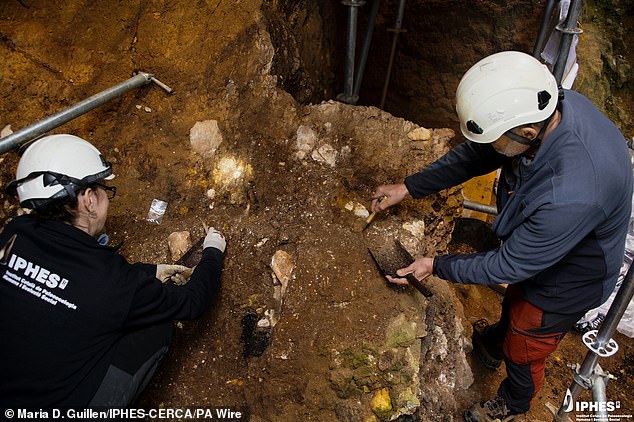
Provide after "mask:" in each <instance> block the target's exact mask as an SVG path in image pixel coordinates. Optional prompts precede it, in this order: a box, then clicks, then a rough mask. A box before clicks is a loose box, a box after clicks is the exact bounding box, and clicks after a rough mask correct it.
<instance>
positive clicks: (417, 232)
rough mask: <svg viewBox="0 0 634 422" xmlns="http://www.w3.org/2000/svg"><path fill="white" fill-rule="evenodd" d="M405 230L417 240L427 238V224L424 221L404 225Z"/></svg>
mask: <svg viewBox="0 0 634 422" xmlns="http://www.w3.org/2000/svg"><path fill="white" fill-rule="evenodd" d="M403 228H404V229H405V230H407V231H408V232H410V233H411V234H412V236H414V237H416V238H419V239H420V238H421V237H424V236H425V222H424V221H423V220H415V221H412V222H410V223H404V224H403Z"/></svg>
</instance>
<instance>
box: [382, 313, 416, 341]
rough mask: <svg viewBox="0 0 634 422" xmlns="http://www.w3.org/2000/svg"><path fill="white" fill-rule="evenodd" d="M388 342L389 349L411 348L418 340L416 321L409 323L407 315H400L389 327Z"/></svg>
mask: <svg viewBox="0 0 634 422" xmlns="http://www.w3.org/2000/svg"><path fill="white" fill-rule="evenodd" d="M386 336H387V341H386V345H387V346H388V347H397V346H401V347H407V346H410V345H411V344H412V343H413V342H414V340H416V337H417V335H416V323H415V322H414V321H408V320H407V318H406V317H405V314H400V315H399V316H398V317H396V319H394V320H392V321H391V322H390V325H389V326H388V327H387V332H386Z"/></svg>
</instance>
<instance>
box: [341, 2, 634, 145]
mask: <svg viewBox="0 0 634 422" xmlns="http://www.w3.org/2000/svg"><path fill="white" fill-rule="evenodd" d="M545 3H546V2H545V1H544V0H541V1H527V0H513V1H508V2H502V1H484V0H479V1H438V0H409V1H407V3H406V8H405V15H404V18H403V29H404V30H405V31H406V32H403V33H401V34H399V37H398V43H397V48H396V54H395V60H394V65H393V68H392V73H391V78H390V82H389V89H388V94H387V97H386V102H385V106H384V109H385V110H386V111H389V112H390V113H392V114H394V115H396V116H399V117H404V118H406V119H408V120H411V121H413V122H416V123H418V124H420V125H422V126H427V127H451V128H453V129H457V128H458V124H457V119H456V116H455V109H454V107H455V90H456V88H457V86H458V83H459V81H460V78H461V76H462V74H464V72H465V71H466V70H467V69H468V68H469V67H470V66H471V65H472V64H474V63H475V62H477V61H478V60H479V59H481V58H482V57H484V56H486V55H489V54H492V53H494V52H497V51H501V50H511V49H512V50H519V51H525V52H528V53H532V50H533V45H534V42H535V39H536V37H537V33H538V30H539V26H540V24H541V19H542V13H543V10H544V5H545ZM398 4H399V0H382V1H381V3H380V9H379V14H378V16H377V19H376V27H375V30H374V35H373V38H372V45H371V49H370V52H369V58H368V65H367V67H366V71H365V76H364V79H363V83H362V87H361V91H360V98H359V102H358V104H360V105H374V106H378V105H379V104H380V101H381V96H382V92H383V89H384V83H385V77H386V73H387V68H388V61H389V53H390V50H391V46H392V41H393V34H394V33H393V32H390V31H389V29H390V28H393V27H394V25H395V19H396V15H397V10H398ZM369 8H370V1H368V2H366V4H365V5H364V6H362V7H360V8H359V30H358V36H357V55H358V54H359V52H360V49H361V44H362V42H363V37H364V34H365V28H366V27H367V24H368V22H367V20H368V13H369ZM633 8H634V2H632V1H629V0H592V1H586V2H584V8H583V10H582V16H581V18H580V21H581V25H582V27H583V29H584V34H583V38H582V40H581V42H580V43H579V47H578V48H577V54H578V56H579V62H580V65H581V71H580V75H579V77H578V78H577V79H578V82H577V83H576V85H575V86H574V89H577V90H579V91H580V92H582V93H584V94H586V95H587V96H588V97H589V98H591V99H592V100H593V101H594V102H595V103H596V104H597V105H598V107H599V108H601V109H602V110H603V111H604V112H605V113H606V114H608V115H609V116H610V117H611V118H612V119H613V120H614V121H615V122H616V123H617V125H618V126H619V127H620V128H621V130H622V131H623V132H624V133H625V134H626V136H628V134H629V137H631V136H632V132H633V127H632V119H631V117H630V112H629V110H631V109H632V104H633V101H632V99H633V96H632V78H631V73H632V72H631V66H632V65H631V63H632V61H633V59H632V51H631V48H632V47H631V46H632V45H634V40H633V37H632V35H631V34H632V27H633V23H632V22H633V20H634V19H633V18H632V16H633V15H634V10H633ZM337 12H338V13H339V14H340V15H343V16H344V17H345V15H346V13H347V7H346V6H343V5H339V7H338V8H337ZM343 24H344V25H345V21H344V22H343ZM343 42H344V40H343V39H342V40H340V43H343ZM344 48H345V46H341V47H340V49H341V50H340V54H341V56H340V62H339V67H335V69H336V79H335V85H336V86H335V91H337V92H341V91H342V86H343V67H342V65H341V62H342V61H343V59H344V57H345V50H344ZM336 65H337V64H336Z"/></svg>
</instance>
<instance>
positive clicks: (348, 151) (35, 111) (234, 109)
mask: <svg viewBox="0 0 634 422" xmlns="http://www.w3.org/2000/svg"><path fill="white" fill-rule="evenodd" d="M195 3H196V5H195V6H194V5H193V4H192V5H189V4H188V5H186V6H185V5H183V4H180V3H179V2H175V1H153V0H139V1H135V2H110V1H107V2H106V1H96V2H82V1H67V2H61V3H59V2H47V1H26V0H24V1H5V2H2V3H0V39H1V41H2V42H1V43H0V54H1V55H2V57H3V65H2V69H0V72H2V73H1V75H2V84H1V85H0V116H2V120H1V121H0V126H4V125H5V124H11V125H12V126H13V129H14V130H16V129H19V128H23V127H25V126H27V125H29V124H31V123H33V122H36V121H38V120H40V119H42V118H43V117H45V116H48V115H50V114H52V113H54V112H56V111H59V110H61V109H63V108H65V107H68V106H70V105H73V104H75V103H77V102H79V101H80V100H82V99H84V98H87V97H88V96H90V95H92V94H94V93H96V92H99V91H101V90H104V89H106V88H108V87H110V86H112V85H114V84H116V83H119V82H121V81H123V80H125V79H127V78H129V77H130V76H131V75H132V74H133V72H134V71H137V70H143V71H148V72H153V73H154V74H155V75H156V76H157V77H158V78H159V79H160V80H162V81H163V82H165V83H166V84H168V85H170V86H172V88H174V93H173V94H172V95H167V94H166V93H165V92H163V91H161V90H160V89H159V88H157V87H156V86H146V87H143V88H140V89H138V90H135V91H131V92H130V93H128V94H126V95H125V96H122V97H120V98H118V99H115V100H113V101H111V102H110V103H108V104H107V105H105V106H103V107H100V108H98V109H96V110H94V111H92V112H90V113H88V114H86V115H84V116H82V117H80V118H78V119H75V120H73V121H72V122H69V123H67V124H65V125H64V126H62V127H60V128H58V129H56V130H55V131H53V132H55V133H63V132H67V133H74V134H77V135H79V136H82V137H84V138H86V139H88V140H90V141H91V142H93V143H94V144H95V145H96V146H97V147H98V148H99V149H100V150H101V151H102V152H103V153H104V154H105V155H106V156H107V157H108V158H109V159H110V160H111V161H112V162H113V164H114V169H115V173H116V174H117V178H116V179H115V181H116V185H117V188H118V191H117V197H116V199H115V200H114V201H113V202H112V204H111V207H110V212H109V220H108V227H107V232H108V235H109V236H110V238H111V242H112V244H118V243H123V246H122V248H121V253H122V254H123V255H124V256H126V257H127V258H128V259H129V260H130V261H132V262H135V261H143V262H156V263H160V262H172V260H171V258H170V253H169V251H168V248H167V242H166V239H167V237H168V235H169V234H170V233H172V232H175V231H181V230H188V231H190V232H191V235H192V239H193V240H194V241H196V240H198V239H199V238H200V237H201V236H203V223H206V224H208V225H211V226H214V227H216V228H218V229H221V230H222V231H223V232H224V233H225V235H226V237H227V240H228V247H227V253H226V260H225V269H224V273H223V279H222V287H221V290H220V294H219V296H218V298H217V299H216V300H215V302H214V303H213V304H212V306H211V308H210V310H209V312H207V314H206V315H205V316H203V317H202V318H200V319H199V320H197V321H183V322H180V323H179V324H178V327H179V328H178V335H177V336H176V339H175V342H174V344H173V347H172V349H171V350H170V353H169V355H168V356H167V359H166V361H165V363H164V365H163V366H162V367H161V369H160V370H159V372H158V374H157V376H156V378H155V379H154V380H153V382H152V383H151V385H150V387H149V388H148V389H147V391H146V392H145V394H144V395H143V397H142V399H141V403H140V405H141V406H144V407H166V408H175V407H195V406H209V407H228V408H232V409H236V410H238V409H241V410H244V411H246V412H248V414H249V415H250V418H251V420H254V421H300V420H301V421H334V420H350V421H361V420H372V419H371V418H372V417H373V416H372V411H371V410H370V401H371V400H372V398H373V397H374V396H375V393H376V391H379V390H380V389H381V388H383V387H386V386H389V387H390V388H392V387H394V386H395V385H396V384H397V383H392V381H390V380H389V379H388V378H389V377H388V375H386V374H387V373H388V372H389V371H385V370H380V371H375V372H373V373H371V374H366V375H367V376H364V377H362V376H361V375H360V372H359V371H360V369H363V368H367V367H368V365H366V366H363V365H361V364H359V362H358V361H359V360H363V361H364V362H365V364H368V361H369V362H370V363H372V362H373V359H375V358H376V360H377V362H378V363H377V367H379V368H380V367H381V365H382V363H385V361H386V360H388V361H389V363H390V364H392V363H394V362H396V361H398V359H395V360H394V361H390V360H389V359H388V358H389V355H390V353H394V354H396V355H398V356H400V355H399V354H403V353H405V352H404V351H405V350H407V351H408V353H409V351H410V349H408V348H405V347H401V346H400V345H399V346H397V347H393V348H391V349H390V348H386V346H385V344H386V332H387V331H389V327H390V324H392V323H393V321H394V320H395V319H397V318H398V317H399V316H400V315H406V317H407V319H408V320H410V321H414V322H416V323H417V324H418V325H417V327H418V330H419V331H422V330H426V332H427V334H428V335H426V336H425V335H423V334H421V335H420V336H419V337H422V340H421V339H420V338H419V343H414V344H421V347H420V349H421V350H422V352H421V356H422V359H421V363H420V374H419V375H418V377H419V379H420V391H421V395H420V397H419V399H420V401H421V403H420V409H421V410H420V412H419V416H420V418H421V419H422V420H434V421H435V420H458V419H459V418H460V414H461V412H462V410H463V409H464V408H465V407H466V406H467V405H469V404H471V403H472V402H474V401H476V400H479V399H481V398H486V397H488V396H490V395H491V394H493V392H494V391H495V389H496V388H497V384H498V382H499V381H500V379H501V378H502V374H503V372H502V370H498V371H497V372H492V373H491V372H486V371H485V370H484V369H482V367H481V366H480V365H479V363H478V362H476V361H475V360H473V359H472V358H469V359H470V360H469V364H470V366H471V369H472V370H473V378H474V379H475V382H474V383H473V385H472V386H471V387H470V388H467V387H468V386H469V381H470V373H469V371H468V367H466V365H462V363H461V360H460V359H461V358H464V351H463V339H464V338H465V337H469V335H470V326H471V323H472V322H473V321H475V320H476V319H479V318H482V317H484V318H488V319H490V320H494V319H495V318H496V315H497V313H498V311H499V302H500V300H501V299H500V296H499V295H498V294H497V293H495V292H493V291H491V290H489V289H487V288H484V287H477V286H453V285H451V284H449V283H446V282H444V281H442V280H433V279H432V280H430V281H429V285H430V286H431V289H432V290H433V292H434V297H433V298H430V299H429V300H426V299H423V298H422V296H421V295H420V294H419V293H417V292H416V291H415V290H414V289H411V288H402V287H395V286H388V285H387V283H386V281H385V280H384V279H383V278H382V277H381V275H380V273H379V272H378V270H377V268H376V266H375V265H374V262H373V261H372V258H371V257H370V255H369V253H368V250H367V249H368V247H370V246H373V245H381V244H386V243H387V242H391V241H392V240H393V239H394V238H399V239H401V240H402V241H403V243H404V244H405V246H406V247H407V248H408V249H409V250H410V251H411V252H412V253H413V254H415V255H416V254H423V253H424V254H434V253H437V252H438V253H442V252H445V251H446V250H447V244H448V242H449V240H450V236H451V231H452V229H453V225H454V219H455V218H456V217H458V216H459V215H460V211H461V194H460V190H459V189H454V190H450V191H448V192H442V193H441V194H438V195H434V196H432V197H430V198H426V199H425V200H421V201H416V202H414V201H406V202H405V203H403V204H401V206H399V207H397V208H395V209H392V210H390V211H389V212H386V213H382V214H380V215H379V216H377V217H376V219H375V220H374V222H373V223H372V224H371V226H370V227H369V228H368V229H366V230H364V231H361V230H360V227H362V226H363V223H364V218H362V217H357V216H355V215H354V214H353V213H351V212H350V211H349V210H348V209H347V208H346V207H345V206H346V205H347V204H348V203H349V202H358V203H360V204H363V205H365V206H366V207H367V206H368V205H369V202H368V200H369V198H370V197H371V196H372V194H373V191H374V188H375V187H376V186H377V185H378V184H382V183H393V182H398V181H400V180H402V179H403V177H404V176H405V175H407V174H409V173H411V172H413V171H415V170H416V169H418V168H420V167H422V166H424V165H425V164H428V163H429V162H431V161H432V160H433V159H435V158H436V157H438V156H439V155H441V154H442V153H443V152H445V151H446V150H447V148H448V147H449V145H450V144H451V142H452V141H454V139H453V133H452V132H451V131H450V130H447V129H436V130H434V131H433V138H432V139H431V140H430V141H416V142H411V141H409V139H408V138H407V136H406V135H407V133H408V132H409V131H410V130H412V129H414V128H415V127H417V125H415V124H413V123H411V122H408V121H405V120H403V119H400V118H397V117H394V116H392V115H390V114H388V113H385V112H382V111H381V110H378V109H376V108H373V107H353V106H347V105H343V104H339V103H334V102H324V103H321V104H318V105H303V104H301V103H299V102H297V101H296V99H297V98H299V99H300V100H301V101H305V102H307V101H314V100H315V99H317V98H322V99H324V98H330V97H329V96H328V95H324V96H321V93H322V92H325V94H331V92H330V90H331V88H328V86H329V85H328V84H329V83H330V82H332V81H331V79H332V74H331V72H329V71H328V70H327V69H328V66H326V65H329V64H331V63H332V58H331V57H330V55H329V51H328V48H331V47H332V44H333V43H336V40H333V39H334V38H335V36H334V35H332V34H326V35H323V34H321V33H319V29H320V28H323V27H326V26H327V23H328V22H327V21H326V19H327V18H328V14H327V13H326V12H325V10H326V9H328V7H326V6H323V5H322V6H321V9H318V8H317V7H316V6H314V5H312V2H309V1H302V2H299V3H298V4H297V5H295V7H293V6H289V5H285V4H280V3H284V2H279V1H261V0H236V1H224V0H208V1H198V2H195ZM432 3H433V2H432ZM477 3H478V4H479V5H480V6H481V4H483V3H498V2H477ZM340 18H341V16H340ZM51 23H54V24H51ZM271 23H275V25H273V26H274V27H275V30H271V29H269V28H268V26H269V25H272V24H271ZM282 23H285V24H287V25H288V26H287V27H282V26H280V25H282ZM297 28H299V29H301V28H309V29H310V32H306V33H304V34H303V38H301V37H298V36H295V38H293V34H292V30H293V29H297ZM298 32H299V31H298ZM272 39H273V41H275V42H281V41H286V42H287V43H286V44H284V45H280V44H273V43H272V41H271V40H272ZM293 43H294V44H293ZM315 45H318V46H319V48H315V47H314V46H315ZM311 46H313V47H311ZM322 64H324V66H323V69H322V66H321V65H322ZM272 68H273V69H274V70H275V69H277V70H278V71H279V72H280V76H277V75H276V74H275V73H273V72H272V71H271V69H272ZM325 69H326V70H325ZM281 72H284V74H283V75H281ZM450 85H451V84H450ZM281 87H283V88H287V89H288V90H292V91H293V95H294V96H295V98H293V96H291V95H290V94H289V93H287V92H285V91H284V90H283V89H281ZM324 87H326V88H324ZM210 119H213V120H216V121H218V123H219V126H220V130H221V132H222V134H223V139H224V140H223V143H222V145H221V146H220V147H219V149H218V151H216V153H215V155H208V156H207V155H201V154H198V153H195V152H193V151H192V148H191V145H190V142H189V131H190V129H191V128H192V127H193V126H194V124H195V123H196V122H198V121H204V120H210ZM301 125H307V126H309V127H310V128H312V130H313V131H314V132H315V133H316V134H317V135H318V145H317V146H319V145H325V144H328V145H330V146H332V147H333V148H334V149H335V150H336V151H337V152H338V158H337V163H336V165H335V166H334V167H331V166H330V165H328V164H324V163H322V162H319V161H316V160H314V159H313V158H311V154H310V153H309V154H308V156H307V157H304V158H301V159H300V158H298V157H297V156H296V153H297V150H296V146H295V142H296V140H297V129H298V128H299V127H300V126H301ZM222 158H230V159H234V160H236V162H238V163H241V164H242V165H243V170H244V173H243V174H246V176H244V177H241V178H239V180H238V181H236V182H235V184H233V185H232V184H229V185H223V184H222V183H221V181H219V180H220V179H219V178H218V177H217V171H218V168H217V165H218V163H219V162H220V161H221V159H222ZM17 160H18V157H17V155H16V154H14V153H11V154H6V155H4V156H3V157H2V158H0V161H1V162H2V168H1V170H0V182H1V184H2V185H4V184H6V183H7V182H8V181H9V180H11V179H12V177H13V174H14V171H15V165H16V163H17ZM214 171H216V173H215V172H214ZM211 188H214V189H215V190H216V196H215V197H214V198H213V199H210V197H209V196H208V190H209V189H211ZM154 198H159V199H163V200H166V201H168V202H169V205H168V209H167V213H166V215H165V217H164V219H163V221H162V223H161V224H160V225H156V224H152V223H149V222H147V221H146V220H145V217H146V215H147V212H148V209H149V206H150V203H151V201H152V199H154ZM2 199H3V202H4V205H3V210H2V214H1V215H0V218H1V219H2V222H3V223H4V222H6V221H7V219H8V218H10V217H11V216H12V215H14V214H15V213H16V208H17V207H16V206H15V205H14V204H12V203H10V202H5V201H4V200H5V199H6V198H5V197H4V196H3V197H2ZM412 221H423V222H424V227H425V228H424V236H418V237H417V236H415V235H413V234H412V233H411V232H409V231H408V230H405V229H404V228H403V224H405V223H411V222H412ZM277 250H283V251H285V252H287V253H289V254H290V255H291V257H292V258H293V260H294V265H295V268H294V270H293V276H292V279H291V281H290V283H289V287H288V292H287V294H286V297H285V300H284V305H283V308H282V314H281V320H280V322H279V323H278V324H277V325H276V326H275V327H274V328H273V330H272V333H271V338H270V344H269V345H268V347H266V348H265V349H264V350H263V353H262V354H261V355H260V356H250V357H245V356H244V344H243V342H242V341H241V337H242V334H243V325H242V321H243V318H244V317H245V316H246V315H249V314H252V313H255V314H256V315H258V316H261V315H262V314H263V312H264V311H265V310H266V309H269V308H270V307H271V306H273V302H274V301H273V281H272V276H271V268H270V263H271V258H272V256H273V255H274V253H275V252H276V251H277ZM455 315H458V316H459V318H460V319H459V320H457V322H456V319H455ZM462 327H464V332H462ZM617 339H618V340H619V344H621V346H622V347H621V350H620V351H619V352H618V354H617V355H616V356H615V357H613V358H610V359H607V360H605V361H602V365H603V367H604V369H606V370H609V371H610V372H611V373H613V374H615V375H616V376H617V377H618V379H617V380H615V381H612V382H611V384H610V387H609V393H608V394H609V397H611V398H613V399H619V400H621V402H622V403H623V404H624V409H626V410H627V411H623V413H633V412H634V403H632V398H631V394H629V393H628V391H631V389H632V387H633V386H634V385H633V383H632V369H631V368H632V366H631V362H632V355H633V354H632V340H631V339H627V338H622V337H621V336H617ZM437 340H443V341H444V342H445V343H446V344H445V343H442V342H440V343H438V342H437ZM443 344H444V346H443ZM411 349H415V347H412V348H411ZM583 353H584V351H583V349H582V346H581V345H580V343H579V338H578V337H577V336H576V335H570V336H568V337H567V338H566V339H565V341H564V342H563V344H562V346H561V347H560V350H559V351H558V352H557V353H556V354H555V355H554V356H552V357H551V358H550V359H549V361H548V364H547V365H548V366H547V381H546V384H545V385H544V388H543V389H542V392H540V395H539V396H538V397H537V399H536V402H535V403H534V405H533V410H531V413H530V414H529V416H528V420H544V421H545V420H549V418H548V416H547V413H546V412H545V411H544V410H543V406H542V405H543V403H545V402H546V401H550V402H551V403H553V404H555V405H556V406H557V405H558V404H559V402H560V400H561V399H562V397H563V393H564V392H565V389H566V387H567V386H568V384H569V382H570V380H571V379H572V373H571V372H570V370H569V369H568V368H567V367H566V365H567V364H571V363H575V362H581V359H582V356H583ZM430 357H431V358H430ZM401 360H402V361H404V360H405V359H404V358H403V359H401ZM350 362H352V363H351V364H350V365H351V366H347V365H348V363H350ZM396 364H397V365H396V366H399V367H400V366H401V362H400V361H398V362H396ZM383 366H384V367H385V368H387V367H388V366H389V367H392V366H394V365H392V366H390V365H387V364H386V365H383ZM352 368H354V371H356V372H354V371H353V369H352ZM348 370H350V371H353V372H354V376H355V377H356V378H345V379H344V381H346V382H348V381H350V380H352V381H353V382H352V384H346V385H347V386H348V387H350V389H349V390H345V388H343V387H342V385H341V384H340V385H338V384H337V382H338V378H336V374H341V373H344V374H345V373H346V371H348ZM403 372H406V371H403ZM392 375H393V374H392V373H390V376H392ZM403 377H405V378H406V379H408V380H411V379H415V377H416V375H415V374H412V373H405V374H404V375H403ZM447 379H449V380H450V381H445V380H447ZM412 384H415V383H414V382H412ZM394 388H396V387H394ZM346 394H348V395H347V396H346ZM342 396H346V397H342ZM393 400H395V398H393Z"/></svg>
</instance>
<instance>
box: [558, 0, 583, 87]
mask: <svg viewBox="0 0 634 422" xmlns="http://www.w3.org/2000/svg"><path fill="white" fill-rule="evenodd" d="M582 7H583V1H582V0H571V1H570V6H569V7H568V15H567V16H566V20H565V22H564V23H563V24H559V25H557V27H556V28H557V31H559V32H561V33H562V35H561V42H560V43H559V55H558V56H557V62H556V63H555V66H554V69H553V75H555V80H556V81H557V84H558V85H560V86H561V80H562V79H563V76H564V70H565V68H566V62H567V61H568V53H569V52H570V46H571V45H572V38H573V37H574V36H575V35H577V34H580V33H581V32H582V31H581V29H579V28H577V20H578V19H579V13H581V8H582Z"/></svg>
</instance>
